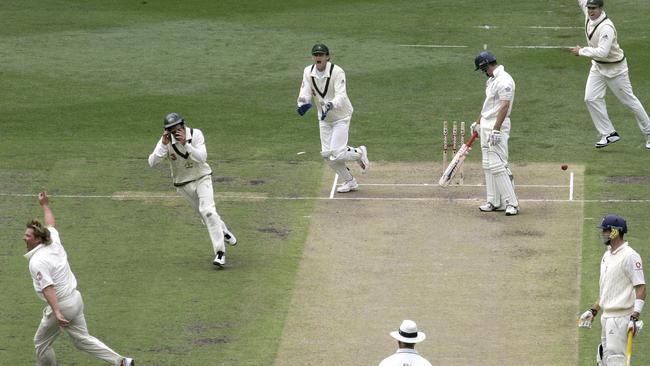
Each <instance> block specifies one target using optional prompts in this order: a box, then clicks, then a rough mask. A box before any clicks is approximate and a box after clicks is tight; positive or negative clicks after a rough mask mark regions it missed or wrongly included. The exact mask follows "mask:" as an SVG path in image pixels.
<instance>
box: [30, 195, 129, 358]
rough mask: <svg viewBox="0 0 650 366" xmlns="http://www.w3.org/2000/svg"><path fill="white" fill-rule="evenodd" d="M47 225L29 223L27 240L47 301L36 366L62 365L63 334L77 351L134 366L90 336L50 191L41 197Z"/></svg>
mask: <svg viewBox="0 0 650 366" xmlns="http://www.w3.org/2000/svg"><path fill="white" fill-rule="evenodd" d="M38 203H39V204H40V205H41V208H42V209H43V216H44V218H45V220H44V221H45V225H43V223H41V222H40V221H39V220H36V219H33V220H31V221H29V222H28V223H27V228H26V229H25V234H24V236H23V240H24V241H25V244H26V246H27V254H25V258H27V259H28V260H29V272H30V273H31V275H32V281H33V284H34V290H36V294H37V295H38V297H39V298H41V300H43V301H45V302H47V306H46V307H45V309H44V310H43V318H42V319H41V323H40V324H39V326H38V330H37V331H36V335H34V346H35V347H36V364H37V365H39V366H56V365H58V363H57V360H56V355H55V354H54V349H53V348H52V345H53V343H54V341H55V340H56V338H57V337H58V336H59V334H61V330H63V331H65V332H66V333H68V335H69V336H70V338H71V339H72V341H73V342H74V345H75V347H77V349H79V350H81V351H84V352H88V353H90V354H91V355H93V356H95V357H97V358H99V359H102V360H104V361H106V362H109V363H110V364H112V365H119V366H133V365H135V362H134V361H133V359H132V358H128V357H123V356H120V355H119V354H118V353H116V352H115V351H113V350H112V349H110V348H109V347H108V346H107V345H105V344H104V343H102V342H101V341H100V340H99V339H97V338H95V337H93V336H91V335H90V334H88V327H87V326H86V318H85V316H84V302H83V299H82V297H81V293H80V292H79V291H78V290H77V278H76V277H75V275H74V273H72V270H71V269H70V264H69V263H68V254H67V253H66V251H65V249H64V248H63V245H62V244H61V237H60V236H59V232H58V230H56V228H55V226H56V221H55V219H54V214H53V213H52V209H50V200H49V197H48V195H47V193H46V192H41V193H39V194H38Z"/></svg>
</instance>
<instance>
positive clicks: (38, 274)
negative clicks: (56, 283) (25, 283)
mask: <svg viewBox="0 0 650 366" xmlns="http://www.w3.org/2000/svg"><path fill="white" fill-rule="evenodd" d="M42 279H43V274H42V273H41V272H40V271H38V272H37V273H36V281H40V280H42Z"/></svg>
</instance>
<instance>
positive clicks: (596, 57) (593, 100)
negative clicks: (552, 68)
mask: <svg viewBox="0 0 650 366" xmlns="http://www.w3.org/2000/svg"><path fill="white" fill-rule="evenodd" d="M578 5H579V6H580V8H581V9H582V11H583V12H584V13H585V18H586V21H585V35H586V36H587V44H588V47H580V46H576V47H572V48H570V51H571V53H573V54H574V55H575V56H584V57H590V58H591V69H590V70H589V77H588V78H587V86H586V87H585V103H586V104H587V109H588V110H589V114H590V115H591V119H592V121H593V122H594V125H595V126H596V129H597V130H598V133H599V134H600V140H599V141H598V142H596V147H597V148H603V147H605V146H607V145H609V144H611V143H614V142H616V141H618V140H620V139H621V137H620V136H619V134H618V133H617V132H616V130H615V129H614V125H613V124H612V121H611V120H610V119H609V115H608V114H607V106H606V104H605V92H606V91H607V87H609V89H610V90H611V91H612V92H613V93H614V95H616V97H617V98H618V100H620V101H621V103H623V105H624V106H626V107H627V108H629V109H630V110H631V111H632V112H633V113H634V117H635V118H636V122H637V123H638V124H639V128H640V129H641V132H643V134H644V135H645V137H646V142H645V148H646V149H649V150H650V118H648V114H647V113H646V111H645V109H644V108H643V105H642V104H641V102H640V101H639V99H638V98H637V97H636V96H635V95H634V92H633V91H632V83H630V75H629V73H628V68H627V60H626V59H625V53H624V52H623V50H622V49H621V47H620V46H619V44H618V34H617V32H616V28H615V27H614V23H613V22H612V21H611V19H609V18H608V17H607V14H605V12H604V11H603V5H604V2H603V0H578Z"/></svg>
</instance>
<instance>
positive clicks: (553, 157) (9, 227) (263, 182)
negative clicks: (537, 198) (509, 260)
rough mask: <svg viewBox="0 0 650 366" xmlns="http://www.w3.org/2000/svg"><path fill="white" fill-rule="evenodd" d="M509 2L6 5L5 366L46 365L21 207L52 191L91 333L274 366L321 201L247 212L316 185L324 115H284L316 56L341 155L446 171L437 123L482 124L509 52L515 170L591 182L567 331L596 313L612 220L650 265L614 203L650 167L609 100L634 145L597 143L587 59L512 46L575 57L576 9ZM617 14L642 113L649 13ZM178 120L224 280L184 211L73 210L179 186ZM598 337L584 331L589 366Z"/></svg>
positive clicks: (630, 214)
mask: <svg viewBox="0 0 650 366" xmlns="http://www.w3.org/2000/svg"><path fill="white" fill-rule="evenodd" d="M506 3H507V4H500V5H499V4H497V3H495V2H476V1H466V0H454V1H452V0H448V1H352V0H346V1H339V0H334V1H330V2H327V3H322V4H316V3H308V2H299V1H277V2H268V1H230V0H227V1H218V2H216V1H207V0H190V1H182V2H180V1H163V0H161V1H156V0H145V1H126V0H113V1H98V0H87V1H42V0H41V1H30V0H22V1H10V0H5V1H2V2H1V3H0V13H1V14H3V26H2V28H1V29H0V50H1V51H0V52H1V54H2V57H1V58H0V60H1V61H0V80H1V82H2V88H0V113H2V118H1V122H0V126H1V127H2V129H1V130H0V138H1V139H2V148H0V194H2V195H1V196H0V284H1V286H2V293H3V296H2V297H0V319H2V322H3V326H2V328H0V329H1V330H0V360H2V363H3V364H5V363H6V364H15V365H27V364H33V362H34V361H33V360H34V356H33V346H32V343H31V342H32V337H33V333H34V331H35V330H36V327H37V325H38V321H39V313H40V309H41V308H42V303H41V302H40V300H38V299H37V298H36V297H35V295H34V293H33V290H32V288H31V281H30V279H29V275H28V271H27V268H26V267H27V262H26V261H25V260H24V259H23V258H22V254H23V253H24V243H23V242H22V240H21V237H22V232H23V227H24V222H25V221H26V220H27V219H28V218H29V217H32V216H38V215H40V210H39V208H38V206H37V201H36V199H35V197H25V196H22V195H27V194H36V192H37V191H38V190H40V189H43V188H46V189H48V190H49V191H50V192H51V193H52V194H54V195H55V197H54V198H53V199H52V205H53V210H54V213H55V215H56V217H57V219H58V226H59V227H60V229H61V233H62V236H63V240H64V245H65V246H66V249H67V250H68V252H69V255H70V260H71V264H72V267H73V270H74V271H75V273H76V275H77V277H78V280H79V284H80V289H81V290H82V293H83V295H84V297H85V301H86V306H87V309H86V316H87V318H88V322H89V327H90V330H91V333H92V334H94V335H97V336H98V337H99V338H100V339H102V340H104V341H105V342H106V343H107V344H109V345H110V346H111V347H113V348H115V349H116V350H117V351H118V352H122V353H125V354H127V355H133V356H134V357H136V358H137V359H138V360H139V361H141V362H139V365H143V364H144V365H172V364H179V363H181V364H184V365H206V364H216V365H235V364H236V365H268V364H272V363H273V360H274V357H275V354H276V350H277V346H278V339H279V335H280V334H281V331H282V326H283V323H284V317H285V314H286V310H287V306H288V303H289V299H290V296H291V291H292V288H293V284H294V280H295V273H296V268H297V266H298V262H299V260H300V255H301V251H302V245H303V243H304V240H305V238H306V237H307V230H308V223H309V215H310V212H311V210H312V208H313V205H314V203H313V201H310V200H282V199H273V200H263V201H262V200H253V199H246V197H247V195H248V196H252V195H256V196H259V195H268V196H270V197H291V196H294V197H302V196H314V195H315V194H317V192H318V191H319V188H320V187H319V186H318V185H319V182H320V178H321V176H322V169H323V166H322V164H321V162H320V157H319V155H318V149H319V143H318V132H317V126H316V121H315V119H316V118H315V116H314V113H313V111H310V112H309V115H308V116H307V117H306V118H304V119H300V118H299V117H298V116H297V115H296V114H295V112H294V108H295V98H296V96H297V92H298V88H299V85H300V81H301V80H300V78H301V71H302V68H303V67H304V66H305V65H307V64H308V63H309V62H310V56H309V49H310V47H311V46H312V44H313V43H315V42H316V41H323V42H325V43H327V44H328V46H329V47H330V49H331V51H332V53H333V60H334V62H336V63H338V64H340V65H341V66H342V67H343V68H344V69H345V70H346V73H347V75H348V94H349V96H350V98H351V100H352V103H353V105H354V107H355V114H354V117H353V122H352V128H351V131H350V137H351V138H350V143H351V144H353V145H358V144H359V143H364V144H366V145H368V146H369V150H370V154H371V159H373V160H381V161H387V162H399V161H405V162H409V161H413V162H422V161H439V160H440V158H441V154H440V144H439V141H440V129H441V126H442V121H443V120H445V119H447V120H454V119H456V120H466V121H470V120H472V119H473V118H475V117H476V116H477V115H478V113H479V111H480V107H481V104H482V101H483V92H484V88H483V84H484V81H485V78H484V76H482V75H481V74H480V73H477V72H474V71H473V69H474V67H473V58H474V56H475V55H476V54H477V53H478V52H479V51H481V50H482V49H483V46H484V45H487V46H488V48H489V49H490V50H491V51H493V52H494V53H495V54H496V55H497V57H498V59H499V61H500V62H502V63H503V64H504V65H505V66H506V69H507V70H508V71H509V72H510V73H511V74H512V75H513V77H514V78H515V81H516V82H517V96H516V101H515V106H514V110H513V113H512V120H513V132H512V135H511V140H510V151H511V161H512V162H513V163H514V164H522V163H527V162H557V163H558V165H559V164H560V163H561V162H566V163H568V164H569V165H571V164H583V165H585V166H586V173H585V174H586V176H585V182H586V187H585V194H586V199H587V200H588V201H587V202H586V203H585V205H584V217H585V220H584V230H583V231H584V238H583V248H584V249H583V267H582V278H581V280H582V283H583V285H582V293H581V294H576V296H580V298H581V302H582V304H583V306H582V307H581V308H580V309H576V316H577V315H578V314H579V312H580V311H582V310H584V309H582V308H586V307H588V306H589V304H591V302H592V301H593V300H594V299H595V297H596V293H597V287H598V284H597V282H598V262H599V257H600V255H601V252H602V250H603V247H602V246H601V245H599V244H598V237H597V232H596V231H595V230H594V229H593V227H594V226H595V225H596V224H597V223H598V222H599V220H600V218H601V217H602V216H603V214H605V213H608V212H617V213H620V214H621V215H623V216H625V217H626V218H627V219H628V222H629V226H630V233H629V235H628V239H629V240H630V242H631V244H632V245H633V246H634V247H635V248H636V249H637V250H638V251H639V252H640V253H641V255H642V256H643V257H644V258H645V259H646V261H650V259H649V258H650V249H648V248H647V243H646V241H647V238H648V237H650V228H649V227H648V225H647V216H648V215H647V212H648V211H650V204H649V203H647V202H633V203H631V202H606V200H611V199H620V200H646V199H648V181H649V178H648V177H649V176H650V165H649V164H648V159H649V158H650V152H647V151H644V149H643V143H644V139H643V137H642V136H641V134H640V133H639V130H638V128H637V126H636V122H635V121H634V118H633V116H632V114H631V113H630V112H628V111H627V110H625V109H624V107H622V106H621V105H620V104H619V103H618V102H617V101H616V100H615V98H614V97H613V95H610V96H609V98H608V101H609V102H610V103H608V104H609V107H610V115H611V117H612V119H613V120H614V123H615V125H616V127H617V130H618V131H619V133H620V134H621V135H622V137H623V139H622V140H621V141H620V142H618V143H617V144H615V145H613V146H611V147H608V148H607V149H605V150H602V151H596V150H595V149H594V148H593V143H594V142H595V141H596V140H597V136H596V131H595V129H594V127H593V125H592V123H591V121H590V119H589V116H588V113H587V111H586V108H585V106H584V103H583V102H582V97H583V92H584V83H585V80H586V77H587V72H588V68H589V63H588V60H587V59H585V58H576V57H574V56H572V55H570V54H569V52H568V51H567V50H566V49H558V48H544V49H539V48H537V49H530V48H510V47H511V46H566V47H568V46H572V45H575V44H581V45H584V44H585V40H584V36H583V34H582V30H581V29H579V28H567V27H581V26H582V24H583V16H582V14H581V12H580V11H579V9H578V7H577V5H576V3H577V2H576V1H574V0H562V1H560V0H549V1H537V2H532V1H523V0H512V1H508V2H506ZM606 10H607V11H608V14H609V16H610V18H612V19H613V20H614V22H615V24H616V26H617V30H618V33H619V37H620V43H621V46H622V47H623V49H624V50H625V51H626V55H627V56H628V63H629V66H630V75H631V80H632V84H633V86H634V89H635V91H636V93H637V96H638V97H639V98H640V99H641V101H642V102H643V103H644V104H645V105H646V107H650V91H649V90H650V71H648V69H647V67H646V66H645V64H646V61H647V60H648V59H650V51H649V50H648V48H647V46H646V45H647V42H648V37H649V32H648V28H647V21H646V19H645V18H646V16H645V15H646V14H648V12H649V11H650V4H649V3H648V2H647V1H641V0H619V1H616V0H611V1H607V4H606ZM485 25H489V26H490V27H484V26H485ZM482 26H483V27H482ZM534 26H539V27H538V28H531V27H534ZM541 27H558V28H555V29H552V28H541ZM402 45H454V46H466V47H457V48H426V47H406V46H402ZM610 94H611V93H610ZM170 111H178V112H180V113H181V114H182V115H183V116H184V117H185V118H186V119H187V120H188V121H189V124H190V125H191V126H194V127H197V128H200V129H202V130H203V131H204V133H205V135H206V139H207V146H208V154H209V160H210V162H211V164H212V167H213V169H214V171H215V176H217V177H221V178H223V179H220V182H217V183H216V184H215V191H216V192H217V193H218V196H219V195H220V196H219V197H218V203H217V204H218V209H219V211H220V213H221V214H222V216H223V217H224V219H225V220H226V222H227V223H228V225H229V226H230V227H231V228H232V230H234V231H235V232H236V233H237V235H238V238H239V240H240V243H241V244H240V245H239V246H238V247H235V248H228V249H229V251H228V262H229V265H230V268H228V269H227V270H224V271H214V270H213V269H212V268H211V267H212V265H211V263H210V259H211V258H210V254H211V249H210V245H209V242H208V239H207V235H206V232H205V230H204V229H203V228H202V227H201V226H200V222H199V220H198V218H197V217H195V216H194V214H193V213H192V212H191V210H190V209H189V207H188V206H187V205H186V204H185V203H184V202H182V201H181V200H180V199H178V198H169V199H161V200H157V201H143V200H129V201H123V200H115V199H109V198H101V197H99V198H79V197H71V196H84V197H87V196H110V195H112V194H114V193H115V192H125V191H129V192H155V193H163V192H164V193H169V192H171V191H172V189H171V187H170V184H169V179H168V177H167V172H166V170H164V169H163V170H159V169H149V168H148V166H147V163H146V157H147V156H148V154H149V153H150V152H151V150H152V149H153V147H154V145H155V142H156V139H157V137H158V135H159V133H160V127H161V126H160V125H161V123H162V121H161V119H162V117H163V116H164V114H165V113H167V112H170ZM299 151H305V152H306V154H304V155H296V153H297V152H299ZM470 159H478V154H476V155H473V156H472V157H471V158H470ZM515 173H516V172H515ZM621 177H637V178H635V179H623V178H621ZM621 182H624V183H621ZM57 195H58V196H61V195H64V196H68V197H56V196H57ZM242 197H243V198H242ZM548 214H549V215H552V214H553V213H552V212H549V213H548ZM337 219H340V218H332V220H337ZM513 222H514V220H513ZM540 225H543V223H540ZM522 275H525V274H522ZM530 280H531V281H544V279H543V278H531V279H530ZM477 301H478V300H477ZM533 305H534V303H533ZM548 321H549V322H553V321H554V319H548ZM598 330H599V327H598ZM598 330H597V329H593V330H591V331H590V332H584V333H581V334H583V336H581V339H580V352H581V353H580V360H581V361H580V365H591V364H592V363H593V355H594V350H595V348H596V344H597V339H598V336H599V334H598ZM522 331H525V332H534V331H535V324H531V325H530V328H529V329H522ZM648 339H650V337H648V335H646V334H642V335H641V338H640V339H639V341H638V342H637V343H636V346H635V347H636V348H635V353H636V355H637V356H635V362H636V364H648V363H650V355H647V353H648V352H650V341H649V340H648ZM333 346H335V345H333ZM56 350H57V354H58V355H59V357H60V358H61V362H62V363H64V364H66V365H99V364H101V362H99V361H96V360H94V359H92V358H91V357H89V356H87V355H85V354H82V353H80V352H77V351H74V350H73V349H72V345H71V344H70V342H69V341H67V340H65V341H59V342H57V344H56ZM389 351H390V350H387V352H389ZM361 363H363V362H361Z"/></svg>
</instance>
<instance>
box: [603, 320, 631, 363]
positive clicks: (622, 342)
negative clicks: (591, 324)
mask: <svg viewBox="0 0 650 366" xmlns="http://www.w3.org/2000/svg"><path fill="white" fill-rule="evenodd" d="M629 321H630V316H629V315H627V316H620V317H616V318H603V317H601V318H600V324H601V325H602V329H603V330H602V333H601V335H600V342H601V344H602V345H603V362H604V363H605V365H606V366H624V365H625V349H626V348H627V324H628V322H629Z"/></svg>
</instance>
